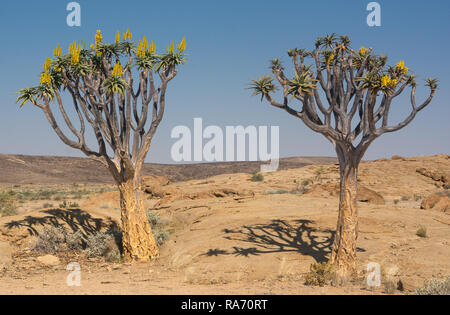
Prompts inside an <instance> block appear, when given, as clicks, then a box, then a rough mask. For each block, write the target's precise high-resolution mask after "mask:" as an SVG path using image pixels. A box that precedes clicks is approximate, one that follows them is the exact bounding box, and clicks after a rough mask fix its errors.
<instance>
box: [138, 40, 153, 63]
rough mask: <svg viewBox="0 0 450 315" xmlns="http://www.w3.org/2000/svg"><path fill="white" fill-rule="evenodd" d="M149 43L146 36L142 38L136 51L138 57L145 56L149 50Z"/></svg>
mask: <svg viewBox="0 0 450 315" xmlns="http://www.w3.org/2000/svg"><path fill="white" fill-rule="evenodd" d="M152 43H153V42H152ZM147 45H148V41H147V37H145V36H144V39H142V40H140V41H139V44H138V48H137V51H136V55H137V56H138V57H141V58H144V57H145V54H146V51H147Z"/></svg>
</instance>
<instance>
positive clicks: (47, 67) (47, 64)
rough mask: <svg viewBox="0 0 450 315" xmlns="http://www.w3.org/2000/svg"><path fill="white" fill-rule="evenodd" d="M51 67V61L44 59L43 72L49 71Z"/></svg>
mask: <svg viewBox="0 0 450 315" xmlns="http://www.w3.org/2000/svg"><path fill="white" fill-rule="evenodd" d="M51 67H52V60H51V59H50V58H47V59H45V62H44V66H43V68H44V71H45V72H47V71H48V70H50V68H51Z"/></svg>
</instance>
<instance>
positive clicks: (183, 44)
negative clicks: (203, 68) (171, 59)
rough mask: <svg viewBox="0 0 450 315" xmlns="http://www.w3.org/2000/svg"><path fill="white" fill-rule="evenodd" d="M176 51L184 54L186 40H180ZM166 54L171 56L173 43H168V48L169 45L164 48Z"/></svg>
mask: <svg viewBox="0 0 450 315" xmlns="http://www.w3.org/2000/svg"><path fill="white" fill-rule="evenodd" d="M177 49H178V51H179V52H180V53H182V52H184V51H185V49H186V38H185V37H183V39H182V40H181V43H179V44H177ZM166 52H167V53H170V54H173V41H171V42H170V47H169V45H167V46H166Z"/></svg>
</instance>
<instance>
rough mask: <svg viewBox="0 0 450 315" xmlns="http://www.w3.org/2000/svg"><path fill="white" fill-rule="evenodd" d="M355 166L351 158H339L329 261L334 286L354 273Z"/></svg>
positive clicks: (341, 283) (355, 232) (356, 216)
mask: <svg viewBox="0 0 450 315" xmlns="http://www.w3.org/2000/svg"><path fill="white" fill-rule="evenodd" d="M355 164H356V163H354V160H353V159H352V158H348V157H347V158H340V177H341V183H340V201H339V217H338V223H337V228H336V235H335V238H334V244H333V248H332V252H331V257H330V261H329V263H330V264H332V265H333V267H334V273H335V277H334V281H333V282H334V283H335V284H336V285H343V284H345V282H347V281H348V280H349V279H350V277H352V276H353V274H354V273H355V271H356V242H357V238H358V210H357V173H358V171H357V170H358V165H355Z"/></svg>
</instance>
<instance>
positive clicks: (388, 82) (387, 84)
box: [381, 75, 398, 88]
mask: <svg viewBox="0 0 450 315" xmlns="http://www.w3.org/2000/svg"><path fill="white" fill-rule="evenodd" d="M397 83H398V81H397V79H391V77H389V76H387V75H385V76H384V77H382V78H381V87H384V88H391V87H395V86H396V85H397Z"/></svg>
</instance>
